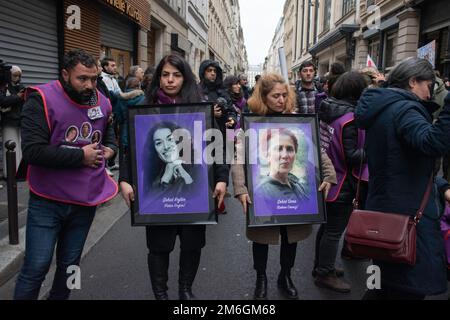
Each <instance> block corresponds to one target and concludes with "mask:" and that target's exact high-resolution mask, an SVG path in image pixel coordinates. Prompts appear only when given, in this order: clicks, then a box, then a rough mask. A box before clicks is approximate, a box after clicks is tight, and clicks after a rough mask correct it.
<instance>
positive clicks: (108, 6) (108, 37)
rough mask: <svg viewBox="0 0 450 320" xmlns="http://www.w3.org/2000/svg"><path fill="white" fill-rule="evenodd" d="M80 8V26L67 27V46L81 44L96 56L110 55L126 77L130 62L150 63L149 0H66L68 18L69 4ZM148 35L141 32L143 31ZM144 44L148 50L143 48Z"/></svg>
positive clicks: (69, 12)
mask: <svg viewBox="0 0 450 320" xmlns="http://www.w3.org/2000/svg"><path fill="white" fill-rule="evenodd" d="M73 5H75V6H78V7H79V8H80V13H81V14H80V17H81V28H69V27H68V26H65V28H64V50H65V51H68V50H71V49H73V48H82V49H84V50H86V51H88V52H89V53H90V54H92V55H93V56H95V57H96V58H100V59H101V58H103V57H106V56H107V57H111V58H113V59H114V60H115V61H116V63H117V66H118V73H119V74H120V75H121V76H122V77H125V76H126V75H127V74H128V70H129V68H130V66H132V65H134V64H139V65H142V66H143V67H146V65H147V54H146V53H147V31H148V30H149V29H150V4H149V2H148V1H146V0H134V1H124V0H122V1H108V0H99V1H88V0H65V12H66V19H68V18H69V17H70V15H71V14H73V13H72V12H71V11H70V10H68V8H69V7H70V6H73ZM142 32H143V33H144V35H145V36H141V33H142ZM142 47H144V52H145V54H144V55H142V54H141V52H140V49H141V48H142Z"/></svg>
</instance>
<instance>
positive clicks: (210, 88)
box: [199, 60, 237, 131]
mask: <svg viewBox="0 0 450 320" xmlns="http://www.w3.org/2000/svg"><path fill="white" fill-rule="evenodd" d="M210 66H212V67H214V68H216V72H217V77H216V81H215V82H211V81H209V80H208V79H205V71H206V69H208V67H210ZM199 75H200V84H199V86H200V92H201V94H202V98H203V100H204V101H206V102H213V103H216V102H217V100H218V99H219V98H223V99H225V101H226V104H225V105H224V106H223V109H222V114H223V115H222V117H221V118H220V119H217V120H218V121H217V122H218V124H219V126H220V128H221V130H222V131H225V129H226V128H225V123H226V122H227V121H228V119H230V118H231V119H233V120H234V121H235V122H236V121H237V114H236V110H235V109H234V107H233V101H232V100H231V97H230V95H229V94H228V93H227V91H226V90H225V88H224V87H223V71H222V68H221V67H220V65H219V63H218V62H217V61H213V60H205V61H203V62H202V64H201V65H200V70H199Z"/></svg>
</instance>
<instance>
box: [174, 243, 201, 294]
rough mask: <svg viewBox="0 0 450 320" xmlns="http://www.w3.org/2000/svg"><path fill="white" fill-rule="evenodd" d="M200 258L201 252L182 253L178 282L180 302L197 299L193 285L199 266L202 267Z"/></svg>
mask: <svg viewBox="0 0 450 320" xmlns="http://www.w3.org/2000/svg"><path fill="white" fill-rule="evenodd" d="M200 256H201V251H200V250H193V251H183V250H182V251H181V253H180V273H179V280H178V285H179V288H178V294H179V298H180V300H195V299H196V297H195V296H194V294H193V293H192V284H193V283H194V280H195V276H196V275H197V270H198V266H199V265H200Z"/></svg>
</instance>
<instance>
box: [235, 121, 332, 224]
mask: <svg viewBox="0 0 450 320" xmlns="http://www.w3.org/2000/svg"><path fill="white" fill-rule="evenodd" d="M243 128H244V130H245V133H246V137H245V138H246V148H245V149H246V153H245V157H246V180H247V186H248V187H249V193H250V196H251V198H252V200H253V205H252V206H250V209H249V214H248V215H247V219H248V226H249V227H264V226H277V225H280V226H281V225H298V224H321V223H324V222H325V221H326V212H325V199H324V195H323V193H321V192H318V189H319V187H320V185H321V181H322V167H321V161H320V159H321V158H320V140H319V132H318V119H317V117H316V116H315V115H280V116H264V117H262V116H258V115H252V114H245V115H244V116H243Z"/></svg>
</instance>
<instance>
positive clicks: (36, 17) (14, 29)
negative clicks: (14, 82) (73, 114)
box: [0, 0, 61, 86]
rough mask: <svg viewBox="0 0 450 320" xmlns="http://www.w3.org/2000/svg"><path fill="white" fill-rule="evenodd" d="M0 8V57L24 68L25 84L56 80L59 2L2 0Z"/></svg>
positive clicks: (50, 0)
mask: <svg viewBox="0 0 450 320" xmlns="http://www.w3.org/2000/svg"><path fill="white" fill-rule="evenodd" d="M0 8H1V9H0V43H1V45H0V59H2V60H3V61H4V62H6V63H7V64H8V65H18V66H19V67H20V68H21V69H22V71H23V79H22V82H23V84H24V85H26V86H28V85H36V84H42V83H46V82H49V81H51V80H54V79H57V78H58V73H59V72H58V69H59V68H58V66H59V65H58V62H59V58H58V57H59V44H60V40H61V39H60V33H59V32H58V16H59V14H58V12H59V7H58V3H57V1H56V0H42V1H25V0H16V1H10V0H0Z"/></svg>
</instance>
